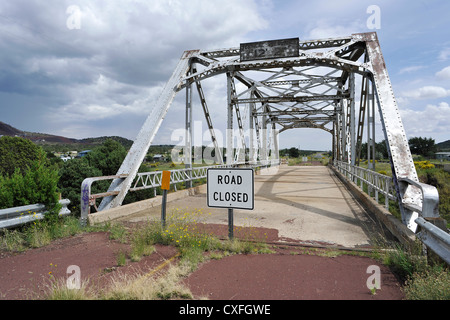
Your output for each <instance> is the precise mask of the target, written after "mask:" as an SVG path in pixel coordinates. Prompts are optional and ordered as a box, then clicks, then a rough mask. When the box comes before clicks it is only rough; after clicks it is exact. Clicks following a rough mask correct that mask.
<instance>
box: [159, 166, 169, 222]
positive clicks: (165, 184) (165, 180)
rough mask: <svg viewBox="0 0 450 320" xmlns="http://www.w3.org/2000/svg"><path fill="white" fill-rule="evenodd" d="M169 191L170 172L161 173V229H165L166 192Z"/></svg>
mask: <svg viewBox="0 0 450 320" xmlns="http://www.w3.org/2000/svg"><path fill="white" fill-rule="evenodd" d="M169 189H170V171H163V172H162V177H161V190H162V191H163V198H162V204H161V223H162V226H163V228H165V227H166V202H167V190H169Z"/></svg>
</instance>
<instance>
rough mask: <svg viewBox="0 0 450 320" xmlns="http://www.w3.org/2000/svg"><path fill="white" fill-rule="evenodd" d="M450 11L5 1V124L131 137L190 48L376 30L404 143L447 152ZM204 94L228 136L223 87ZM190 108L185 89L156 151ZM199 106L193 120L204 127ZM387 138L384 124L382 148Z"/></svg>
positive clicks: (316, 138)
mask: <svg viewBox="0 0 450 320" xmlns="http://www.w3.org/2000/svg"><path fill="white" fill-rule="evenodd" d="M373 5H375V6H377V8H379V11H378V12H375V11H373V10H371V8H373V7H372V6H373ZM449 12H450V1H447V0H427V1H419V0H413V1H403V0H400V1H375V0H370V1H350V0H346V1H324V0H312V1H309V0H308V1H306V0H305V1H301V0H285V1H284V0H227V1H223V0H189V1H184V0H142V1H140V0H134V1H132V0H121V1H108V0H98V1H93V0H91V1H87V0H67V1H65V0H46V1H38V0H6V1H2V2H0V121H2V122H5V123H7V124H10V125H12V126H14V127H16V128H18V129H21V130H25V131H33V132H42V133H49V134H55V135H62V136H66V137H70V138H78V139H81V138H88V137H98V136H110V135H118V136H123V137H125V138H128V139H131V140H134V139H135V138H136V136H137V134H138V132H139V130H140V128H141V127H142V125H143V123H144V121H145V119H146V117H147V116H148V114H149V113H150V111H151V109H152V107H153V105H154V103H155V101H156V99H157V98H158V96H159V94H160V92H161V90H162V88H163V86H164V84H165V82H166V81H167V80H168V79H169V77H170V75H171V74H172V72H173V70H174V68H175V66H176V64H177V62H178V60H179V58H180V57H181V55H182V53H183V52H184V51H185V50H191V49H201V50H212V49H221V48H229V47H238V46H239V44H240V43H244V42H253V41H262V40H271V39H283V38H293V37H299V38H300V39H301V40H310V39H320V38H330V37H337V36H349V35H351V34H352V33H360V32H372V31H376V32H377V34H378V38H379V41H380V45H381V49H382V52H383V55H384V59H385V61H386V65H387V68H388V72H389V76H390V79H391V82H392V88H393V91H394V94H395V97H396V99H397V102H398V106H399V109H400V114H401V117H402V121H403V124H404V127H405V131H406V135H407V137H408V138H411V137H418V136H420V137H427V138H433V139H435V141H436V143H439V142H442V141H445V140H448V139H450V134H449V133H450V106H449V104H450V19H449V18H448V13H449ZM374 14H375V15H374ZM375 22H376V23H375ZM204 90H205V94H206V96H207V99H208V96H209V97H210V98H209V99H208V105H209V108H210V111H211V114H212V122H213V124H214V125H215V127H218V128H219V129H220V128H224V126H225V121H226V120H225V119H226V117H225V115H226V81H225V78H224V77H214V78H212V80H210V81H209V82H208V83H205V86H204ZM184 100H185V95H184V92H183V91H182V92H180V93H179V94H178V95H177V96H176V98H175V100H174V102H173V103H172V105H171V107H170V109H169V111H168V114H167V116H166V117H165V119H164V121H163V123H162V126H161V128H160V129H159V131H158V133H157V135H156V137H155V139H154V141H153V144H177V143H178V140H177V141H174V136H173V133H174V131H175V130H176V129H182V128H184V121H185V120H184V108H185V106H184ZM195 102H196V100H195V98H194V111H193V112H194V115H193V116H194V120H195V121H203V120H202V119H203V114H202V110H201V105H200V104H199V103H195ZM197 102H198V101H197ZM197 123H198V124H200V123H201V122H197ZM202 123H203V124H200V126H202V127H201V129H200V131H201V132H202V133H204V134H203V135H204V136H205V139H207V138H206V133H207V127H206V125H205V124H204V123H205V122H204V121H203V122H202ZM381 131H382V130H381V127H380V125H379V124H378V125H377V139H378V140H381V139H383V138H384V137H383V135H382V132H381ZM206 143H207V142H206ZM279 143H280V148H289V147H299V148H300V149H308V150H331V135H330V134H329V133H327V132H325V131H322V130H317V129H293V130H287V131H285V132H283V133H281V134H280V136H279Z"/></svg>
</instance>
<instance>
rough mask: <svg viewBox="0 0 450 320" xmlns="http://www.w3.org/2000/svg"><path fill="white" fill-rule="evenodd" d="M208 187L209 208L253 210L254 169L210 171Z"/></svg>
mask: <svg viewBox="0 0 450 320" xmlns="http://www.w3.org/2000/svg"><path fill="white" fill-rule="evenodd" d="M207 187H208V192H207V199H208V200H207V201H208V207H218V208H233V209H247V210H253V207H254V197H255V195H254V173H253V169H250V168H248V169H247V168H239V169H237V168H229V169H224V168H217V169H216V168H211V169H208V174H207Z"/></svg>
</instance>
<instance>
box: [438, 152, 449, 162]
mask: <svg viewBox="0 0 450 320" xmlns="http://www.w3.org/2000/svg"><path fill="white" fill-rule="evenodd" d="M435 155H436V159H438V160H450V152H436V154H435Z"/></svg>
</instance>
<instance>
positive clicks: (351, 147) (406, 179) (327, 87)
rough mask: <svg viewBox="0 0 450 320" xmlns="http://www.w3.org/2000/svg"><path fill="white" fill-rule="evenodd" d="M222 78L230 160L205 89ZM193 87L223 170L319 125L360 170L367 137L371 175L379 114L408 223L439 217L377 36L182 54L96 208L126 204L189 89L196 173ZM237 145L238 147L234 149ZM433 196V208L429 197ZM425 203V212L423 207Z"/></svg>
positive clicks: (268, 153) (337, 154) (272, 155)
mask: <svg viewBox="0 0 450 320" xmlns="http://www.w3.org/2000/svg"><path fill="white" fill-rule="evenodd" d="M218 75H226V79H227V105H226V106H224V108H225V107H226V108H227V134H226V138H227V139H226V155H222V152H221V151H222V150H221V148H220V146H219V143H218V141H217V137H216V134H215V129H214V126H213V123H212V120H211V115H210V109H209V106H208V104H207V101H206V98H205V93H204V90H203V86H202V83H203V81H204V80H205V79H208V78H211V77H215V76H218ZM357 88H358V90H357ZM195 89H196V91H197V93H198V95H199V98H200V103H201V106H202V110H203V114H204V117H205V120H206V123H207V124H208V128H209V131H210V134H211V140H212V142H213V144H214V148H215V155H216V163H217V164H223V156H225V157H226V161H225V162H226V165H233V163H236V162H242V161H244V162H246V163H249V164H253V165H257V164H261V163H262V164H267V163H273V161H274V160H275V162H276V160H277V159H278V135H279V134H281V133H283V132H284V131H287V130H290V129H297V128H316V129H320V130H324V131H326V132H328V133H330V136H331V138H332V142H333V143H332V145H333V160H334V161H335V162H337V161H339V162H344V163H348V164H350V165H358V164H359V161H360V154H361V147H362V144H363V138H364V132H366V134H365V135H366V137H365V140H366V141H367V149H368V150H367V151H368V152H367V160H368V163H369V169H373V170H374V166H375V162H374V159H375V121H376V117H375V114H376V111H377V110H378V113H379V117H380V119H381V124H382V128H383V133H384V136H385V141H386V144H387V149H388V151H389V157H390V162H391V168H392V176H393V183H394V186H395V191H396V195H397V200H398V203H399V206H400V209H401V214H402V220H403V223H404V224H405V225H407V226H408V228H409V229H411V230H413V231H414V232H415V231H416V228H417V224H416V223H415V220H416V219H417V217H418V215H419V214H421V215H422V216H425V217H426V218H430V219H432V218H438V217H439V214H438V207H437V202H436V199H439V196H438V194H437V191H436V189H435V188H434V189H433V187H431V186H425V187H424V186H423V185H421V184H419V181H418V177H417V173H416V169H415V167H414V163H413V160H412V156H411V153H410V149H409V145H408V140H407V138H406V134H405V131H404V128H403V124H402V121H401V118H400V114H399V110H398V107H397V103H396V100H395V97H394V93H393V90H392V87H391V83H390V79H389V76H388V72H387V69H386V65H385V61H384V59H383V55H382V53H381V49H380V45H379V42H378V38H377V35H376V33H374V32H373V33H360V34H353V35H351V36H348V37H341V38H332V39H320V40H308V41H303V40H302V41H300V40H299V39H298V38H297V39H284V40H274V41H263V42H256V43H247V44H241V45H240V47H236V48H228V49H222V50H212V51H201V50H190V51H185V52H184V53H183V55H182V57H181V59H180V61H179V63H178V65H177V66H176V68H175V71H174V72H173V74H172V76H171V77H170V79H169V81H168V82H167V84H166V85H165V87H164V88H163V90H162V93H161V95H160V97H159V99H158V100H157V102H156V104H155V105H154V107H153V109H152V111H151V113H150V115H149V116H148V118H147V120H146V121H145V123H144V125H143V127H142V129H141V131H140V132H139V134H138V136H137V138H136V140H135V142H134V144H133V145H132V147H131V149H130V151H129V152H128V155H127V156H126V158H125V160H124V162H123V163H122V165H121V167H120V169H119V171H118V172H117V175H116V176H115V177H114V179H113V181H112V183H111V185H110V187H109V190H108V192H107V193H105V194H104V196H105V197H104V198H103V200H102V202H101V204H100V206H99V208H98V210H100V211H101V210H105V209H109V208H113V207H117V206H120V205H121V204H122V201H123V200H124V198H125V196H126V194H127V192H128V191H129V190H130V188H132V184H133V181H135V180H136V177H137V173H138V168H139V166H140V165H141V163H142V161H143V160H144V158H145V156H146V154H147V151H148V149H149V147H150V145H151V143H152V141H153V139H154V137H155V135H156V133H157V131H158V129H159V127H160V125H161V123H162V121H163V119H164V117H165V115H166V113H167V111H168V109H169V107H170V105H171V103H172V101H173V99H174V97H175V95H176V94H177V93H179V92H180V91H182V90H184V91H185V93H186V114H185V120H186V121H185V123H186V139H185V143H186V146H185V150H186V151H185V155H184V156H185V159H184V163H185V165H186V168H188V169H189V168H191V169H192V109H193V102H192V101H193V100H192V96H193V90H195ZM215 107H216V106H215ZM235 139H236V140H237V141H238V142H239V143H238V144H239V145H240V148H237V149H235V146H236V144H233V141H234V140H235ZM271 161H272V162H271ZM424 188H425V189H426V190H425V189H424ZM424 190H425V191H424ZM425 194H426V196H425ZM430 197H431V198H432V201H431V202H429V201H428V200H427V199H429V198H430ZM83 201H84V202H83ZM86 201H87V200H86V199H85V200H83V199H82V207H83V205H84V206H86V203H85V202H86ZM425 202H426V203H427V210H426V212H425V211H424V210H422V208H423V205H424V203H425Z"/></svg>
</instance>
